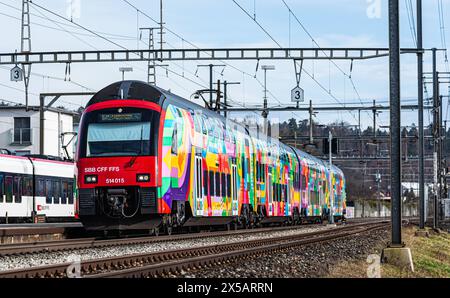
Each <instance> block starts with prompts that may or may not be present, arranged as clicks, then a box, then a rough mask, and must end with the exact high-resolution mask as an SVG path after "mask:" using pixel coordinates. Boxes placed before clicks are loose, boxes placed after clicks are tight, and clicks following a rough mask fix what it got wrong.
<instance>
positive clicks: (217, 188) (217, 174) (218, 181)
mask: <svg viewBox="0 0 450 298" xmlns="http://www.w3.org/2000/svg"><path fill="white" fill-rule="evenodd" d="M216 197H220V173H219V172H216Z"/></svg>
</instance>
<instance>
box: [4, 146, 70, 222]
mask: <svg viewBox="0 0 450 298" xmlns="http://www.w3.org/2000/svg"><path fill="white" fill-rule="evenodd" d="M74 174H75V165H74V163H73V162H69V161H63V160H56V159H55V158H54V157H49V156H37V155H29V156H15V155H12V154H11V153H10V152H9V151H8V150H2V151H1V152H0V223H24V222H37V221H39V222H62V221H75V200H76V198H75V196H76V194H75V189H74V188H75V183H74V181H75V179H74Z"/></svg>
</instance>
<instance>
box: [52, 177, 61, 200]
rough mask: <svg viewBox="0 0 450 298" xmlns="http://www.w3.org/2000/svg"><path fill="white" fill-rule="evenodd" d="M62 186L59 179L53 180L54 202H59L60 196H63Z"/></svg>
mask: <svg viewBox="0 0 450 298" xmlns="http://www.w3.org/2000/svg"><path fill="white" fill-rule="evenodd" d="M60 188H61V183H60V182H59V181H58V180H53V181H52V190H53V204H59V197H60V196H61V193H60Z"/></svg>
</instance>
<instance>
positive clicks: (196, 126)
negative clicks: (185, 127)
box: [193, 115, 202, 133]
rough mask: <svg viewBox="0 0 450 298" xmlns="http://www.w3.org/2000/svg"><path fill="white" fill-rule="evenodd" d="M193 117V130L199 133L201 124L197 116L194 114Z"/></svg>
mask: <svg viewBox="0 0 450 298" xmlns="http://www.w3.org/2000/svg"><path fill="white" fill-rule="evenodd" d="M193 118H194V129H195V132H198V133H201V130H202V125H201V124H200V119H199V116H197V115H194V117H193Z"/></svg>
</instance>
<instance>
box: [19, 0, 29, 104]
mask: <svg viewBox="0 0 450 298" xmlns="http://www.w3.org/2000/svg"><path fill="white" fill-rule="evenodd" d="M21 29H22V30H21V35H20V39H21V45H20V51H21V52H22V53H29V52H31V22H30V0H22V26H21ZM22 71H23V81H24V83H25V109H26V110H27V111H28V85H29V83H30V74H31V63H22Z"/></svg>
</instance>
